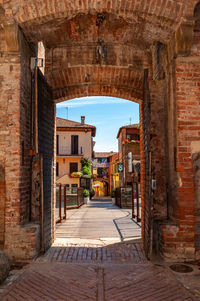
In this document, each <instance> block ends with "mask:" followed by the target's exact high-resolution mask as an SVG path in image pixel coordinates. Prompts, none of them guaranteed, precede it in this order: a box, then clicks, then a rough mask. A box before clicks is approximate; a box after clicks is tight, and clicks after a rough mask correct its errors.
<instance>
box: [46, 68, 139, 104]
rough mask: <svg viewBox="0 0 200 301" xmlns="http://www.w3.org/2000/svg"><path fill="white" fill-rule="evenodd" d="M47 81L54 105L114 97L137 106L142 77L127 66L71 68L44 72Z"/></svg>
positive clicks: (48, 69)
mask: <svg viewBox="0 0 200 301" xmlns="http://www.w3.org/2000/svg"><path fill="white" fill-rule="evenodd" d="M46 78H47V81H48V83H49V84H50V86H51V87H52V89H53V94H54V100H55V101H56V102H60V101H64V100H67V99H71V98H75V97H81V96H94V95H97V96H101V95H102V96H114V97H120V98H125V99H129V100H133V101H136V102H140V100H142V98H143V74H142V72H141V71H139V70H134V69H133V68H131V69H130V68H127V67H126V66H121V67H120V66H106V65H104V66H100V65H92V64H91V65H87V66H84V65H82V66H74V67H72V68H62V69H60V68H59V66H57V67H56V68H55V69H54V71H53V72H52V71H51V67H50V68H46Z"/></svg>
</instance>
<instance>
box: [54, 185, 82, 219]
mask: <svg viewBox="0 0 200 301" xmlns="http://www.w3.org/2000/svg"><path fill="white" fill-rule="evenodd" d="M83 204H84V197H83V188H68V187H67V185H62V184H58V185H56V212H55V214H56V223H59V222H61V220H63V219H66V218H67V210H69V209H75V208H79V207H80V206H82V205H83Z"/></svg>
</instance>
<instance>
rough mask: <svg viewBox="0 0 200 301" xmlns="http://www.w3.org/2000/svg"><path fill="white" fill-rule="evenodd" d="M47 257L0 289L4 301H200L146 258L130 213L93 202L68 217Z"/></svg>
mask: <svg viewBox="0 0 200 301" xmlns="http://www.w3.org/2000/svg"><path fill="white" fill-rule="evenodd" d="M57 236H58V238H57V239H56V241H55V242H54V244H53V246H52V247H51V248H50V249H49V250H48V252H46V253H45V254H44V255H43V256H41V257H39V258H37V259H36V261H34V262H33V263H31V264H29V265H28V266H26V267H24V268H23V269H22V270H20V271H19V272H18V273H17V272H16V271H12V272H11V275H10V277H9V278H8V280H7V282H6V283H4V285H2V286H1V287H0V300H2V301H22V300H26V301H57V300H58V301H84V300H85V301H86V300H88V301H89V300H94V301H145V300H146V301H192V300H198V299H197V298H195V297H194V295H193V294H191V293H190V292H189V291H188V290H187V289H186V288H185V287H184V286H183V285H182V284H181V283H180V282H179V281H178V280H177V279H176V278H175V277H174V274H173V273H172V272H171V270H170V269H169V268H167V267H165V266H163V265H158V264H156V265H155V264H152V263H150V262H149V261H147V259H146V258H145V255H144V252H143V248H142V243H141V240H140V239H139V236H140V226H139V225H137V224H136V223H135V222H134V221H133V220H132V219H131V215H130V212H129V211H127V210H121V209H119V208H117V207H116V206H113V205H112V204H111V202H110V201H108V200H102V201H100V200H94V201H93V202H90V203H89V204H88V205H84V206H83V207H82V208H81V209H79V210H74V211H70V212H68V220H66V221H65V222H63V223H62V224H60V225H58V227H57Z"/></svg>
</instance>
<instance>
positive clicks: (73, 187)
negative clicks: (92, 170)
mask: <svg viewBox="0 0 200 301" xmlns="http://www.w3.org/2000/svg"><path fill="white" fill-rule="evenodd" d="M77 188H78V184H72V193H77Z"/></svg>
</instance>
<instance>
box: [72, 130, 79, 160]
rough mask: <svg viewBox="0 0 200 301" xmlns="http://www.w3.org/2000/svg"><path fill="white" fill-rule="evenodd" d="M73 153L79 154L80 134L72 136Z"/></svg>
mask: <svg viewBox="0 0 200 301" xmlns="http://www.w3.org/2000/svg"><path fill="white" fill-rule="evenodd" d="M71 153H72V155H78V135H72V136H71Z"/></svg>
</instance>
